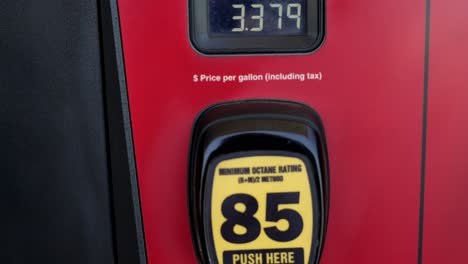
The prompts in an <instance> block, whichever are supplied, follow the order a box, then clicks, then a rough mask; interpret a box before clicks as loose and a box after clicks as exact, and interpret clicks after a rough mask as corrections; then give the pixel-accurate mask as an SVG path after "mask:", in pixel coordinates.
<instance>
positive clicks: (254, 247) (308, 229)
mask: <svg viewBox="0 0 468 264" xmlns="http://www.w3.org/2000/svg"><path fill="white" fill-rule="evenodd" d="M210 176H212V178H211V179H210V181H212V183H211V185H212V188H211V192H208V195H207V199H208V201H207V205H208V206H209V211H208V212H207V213H206V217H207V218H208V219H207V222H206V224H207V227H208V228H209V229H210V231H211V232H209V233H208V234H207V235H208V236H211V238H212V247H213V251H214V252H213V254H211V255H212V258H216V261H215V262H214V261H213V263H220V264H306V263H309V259H310V255H311V249H312V241H313V239H312V238H313V228H314V225H313V223H314V215H313V209H314V208H313V195H312V194H313V193H312V191H311V184H310V176H311V175H310V170H309V167H308V166H307V165H306V163H305V162H304V160H303V159H302V158H299V157H295V156H293V155H291V156H288V155H255V156H251V155H250V156H245V155H243V156H240V155H238V156H237V157H227V158H226V159H224V160H221V161H219V162H218V163H217V164H215V165H214V169H212V171H211V175H210Z"/></svg>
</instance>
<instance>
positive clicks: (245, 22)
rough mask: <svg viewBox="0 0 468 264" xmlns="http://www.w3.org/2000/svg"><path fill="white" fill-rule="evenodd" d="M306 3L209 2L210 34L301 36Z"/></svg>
mask: <svg viewBox="0 0 468 264" xmlns="http://www.w3.org/2000/svg"><path fill="white" fill-rule="evenodd" d="M306 4H307V2H306V0H276V1H266V0H256V1H252V0H249V1H246V0H228V1H219V0H209V18H210V25H209V27H210V33H212V34H228V35H244V34H249V33H250V34H264V35H269V34H277V35H293V34H296V35H301V34H304V32H305V28H306V23H305V22H306V21H307V12H305V11H306Z"/></svg>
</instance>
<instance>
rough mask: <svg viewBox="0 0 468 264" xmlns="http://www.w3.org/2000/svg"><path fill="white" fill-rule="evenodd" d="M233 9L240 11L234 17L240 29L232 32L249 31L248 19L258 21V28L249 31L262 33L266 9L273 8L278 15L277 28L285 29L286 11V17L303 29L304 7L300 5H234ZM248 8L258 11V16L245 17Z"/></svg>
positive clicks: (234, 29) (237, 28)
mask: <svg viewBox="0 0 468 264" xmlns="http://www.w3.org/2000/svg"><path fill="white" fill-rule="evenodd" d="M232 8H235V9H238V10H239V11H238V15H235V16H233V17H232V19H233V20H235V21H239V22H238V25H239V27H235V28H233V29H232V32H244V31H247V28H245V20H246V19H252V20H256V21H257V26H256V27H252V28H250V29H249V31H253V32H260V31H262V30H263V23H264V19H263V16H264V14H265V8H271V9H274V10H276V12H274V13H276V15H277V20H276V21H277V27H278V29H279V30H281V29H282V28H283V14H284V13H285V11H286V17H287V18H288V19H293V20H295V21H296V27H297V29H301V19H302V18H301V11H302V6H301V4H299V3H289V4H284V5H283V4H278V3H271V4H269V5H268V6H265V5H263V4H251V5H243V4H234V5H232ZM246 8H253V9H257V10H258V11H257V14H256V15H253V16H251V17H249V18H246V17H245V13H246V12H245V10H246Z"/></svg>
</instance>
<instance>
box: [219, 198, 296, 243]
mask: <svg viewBox="0 0 468 264" xmlns="http://www.w3.org/2000/svg"><path fill="white" fill-rule="evenodd" d="M236 204H243V206H242V207H243V209H242V210H236V208H235V207H236ZM285 204H299V192H284V193H268V194H267V197H266V216H265V220H266V221H267V222H275V223H276V222H278V221H280V220H285V221H287V222H288V228H287V229H286V230H280V229H278V227H277V226H269V227H265V228H263V230H264V232H265V234H266V235H267V236H268V237H269V238H270V239H272V240H274V241H278V242H288V241H292V240H294V239H296V238H297V237H298V236H299V235H300V234H301V233H302V230H303V227H304V222H303V220H302V217H301V215H300V214H299V213H298V212H297V211H295V210H292V209H281V210H279V205H285ZM221 211H222V213H223V216H224V217H225V218H226V221H225V222H224V223H223V224H222V226H221V235H222V237H223V238H224V239H225V240H226V241H228V242H230V243H234V244H243V243H249V242H252V241H254V240H255V239H257V237H258V236H259V235H260V232H261V229H262V227H261V224H260V221H259V220H258V219H257V218H255V217H254V215H255V213H256V212H257V211H258V201H257V199H255V197H253V196H251V195H248V194H243V193H239V194H233V195H231V196H229V197H227V198H226V199H225V200H224V201H223V204H222V207H221ZM236 225H239V226H242V227H243V228H244V229H245V231H244V232H235V231H234V227H235V226H236Z"/></svg>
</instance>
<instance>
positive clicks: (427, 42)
mask: <svg viewBox="0 0 468 264" xmlns="http://www.w3.org/2000/svg"><path fill="white" fill-rule="evenodd" d="M430 31H431V0H426V33H425V34H426V36H425V39H426V40H425V51H424V95H423V120H422V121H423V123H422V153H421V154H422V155H421V193H420V198H419V200H420V205H419V239H418V264H422V263H423V242H424V197H425V190H426V150H427V107H428V86H429V54H430Z"/></svg>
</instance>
